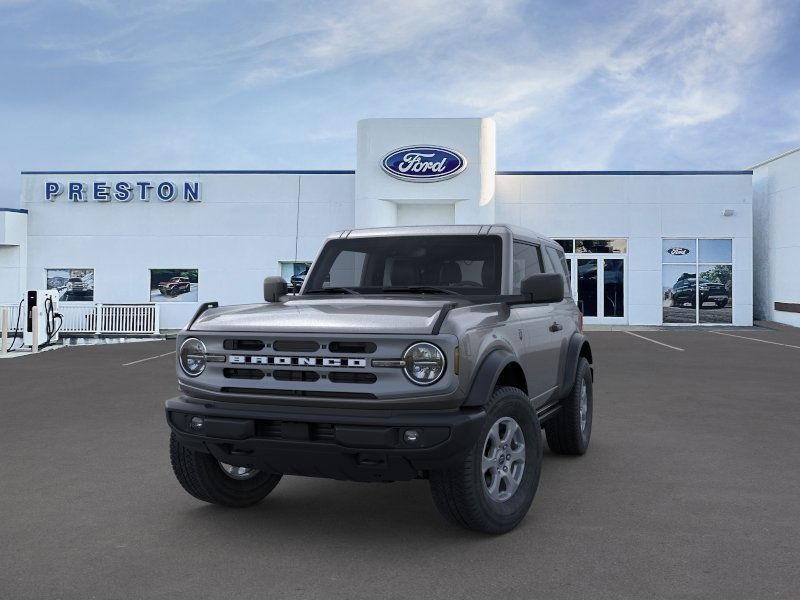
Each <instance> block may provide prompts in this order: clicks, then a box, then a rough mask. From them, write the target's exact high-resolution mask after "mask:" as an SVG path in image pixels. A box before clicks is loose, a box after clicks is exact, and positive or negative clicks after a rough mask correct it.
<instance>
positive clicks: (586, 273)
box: [578, 258, 597, 317]
mask: <svg viewBox="0 0 800 600" xmlns="http://www.w3.org/2000/svg"><path fill="white" fill-rule="evenodd" d="M578 307H579V308H580V309H581V312H582V313H583V316H584V317H596V316H597V259H596V258H579V259H578Z"/></svg>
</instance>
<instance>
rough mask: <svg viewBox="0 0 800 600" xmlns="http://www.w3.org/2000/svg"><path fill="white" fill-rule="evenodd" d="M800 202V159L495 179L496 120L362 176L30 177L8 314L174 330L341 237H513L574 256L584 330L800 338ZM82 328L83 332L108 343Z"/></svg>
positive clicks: (461, 128) (397, 133)
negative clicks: (479, 229) (471, 232)
mask: <svg viewBox="0 0 800 600" xmlns="http://www.w3.org/2000/svg"><path fill="white" fill-rule="evenodd" d="M391 157H394V158H391ZM395 159H396V160H395ZM392 161H395V162H392ZM417 175H418V176H417ZM799 195H800V153H797V152H795V153H788V154H786V155H783V156H781V157H778V158H776V159H773V160H772V161H768V162H766V163H763V164H761V165H758V166H756V167H754V168H753V169H748V170H741V171H690V172H689V171H687V172H674V171H663V172H662V171H639V172H637V171H604V172H595V171H593V172H582V171H561V172H552V171H534V170H531V171H498V170H497V169H496V160H495V125H494V122H493V121H492V120H491V119H367V120H363V121H360V122H359V123H358V135H357V160H356V168H355V171H299V170H298V171H237V170H229V171H169V170H162V171H159V170H155V171H146V172H145V171H81V172H78V171H36V172H34V171H25V172H23V173H22V186H21V203H20V209H18V210H12V209H6V210H2V211H0V304H5V305H16V304H17V303H19V302H20V300H21V299H22V298H23V296H24V295H25V291H26V290H29V289H45V288H51V289H57V290H59V296H60V302H61V307H62V308H64V307H67V308H70V307H77V308H78V309H81V310H84V312H86V311H87V310H89V308H91V307H92V306H97V305H102V306H105V307H120V310H122V307H125V306H133V307H136V310H144V309H148V310H152V309H153V308H156V309H157V313H158V320H159V326H160V328H161V329H176V328H180V327H182V326H183V325H184V324H185V323H186V322H187V321H188V319H189V318H190V317H191V316H192V314H193V313H194V312H195V310H196V308H197V306H198V305H199V303H201V302H205V301H218V302H220V303H221V304H237V303H248V302H259V301H261V300H262V281H263V278H264V277H265V276H268V275H283V276H284V277H285V278H286V279H287V280H289V279H290V278H291V277H292V276H295V281H296V282H299V281H301V280H302V277H303V272H304V271H305V269H306V268H307V265H308V264H309V263H311V262H312V261H313V260H314V258H315V256H316V254H317V252H318V250H319V248H320V245H321V244H322V242H323V240H324V239H325V238H326V237H327V236H328V235H329V234H330V233H331V232H333V231H338V230H347V229H353V228H363V227H389V226H396V225H417V224H494V223H507V224H511V225H517V226H522V227H526V228H529V229H532V230H534V231H537V232H539V233H541V234H544V235H546V236H548V237H551V238H554V239H557V240H558V241H559V242H560V243H561V244H562V246H563V247H564V249H565V252H566V254H567V258H568V261H569V265H570V270H571V282H570V283H571V285H572V289H573V295H574V297H575V298H576V300H577V301H578V303H579V305H580V306H581V308H582V310H583V312H584V315H585V322H587V323H596V324H627V325H662V324H669V325H671V324H675V325H695V324H701V325H702V324H714V325H724V324H732V325H751V324H752V323H753V317H754V305H755V306H756V308H757V316H760V317H766V318H770V319H772V320H778V321H783V322H787V323H792V324H795V325H800V320H798V319H797V317H800V314H798V312H797V308H798V306H800V304H799V303H800V288H799V287H798V285H800V284H799V283H798V281H800V280H799V279H798V278H797V277H796V276H795V277H794V278H793V280H792V277H791V274H792V273H793V272H795V271H796V268H795V267H794V265H797V264H800V249H798V246H797V241H796V240H797V236H796V235H791V233H792V228H793V224H798V223H800V212H798V210H800V209H799V208H798V207H800V198H798V196H799ZM754 225H755V228H754ZM754 256H755V258H756V262H755V268H754V260H753V259H754ZM754 272H755V277H754ZM795 275H796V273H795ZM754 282H755V284H756V289H754ZM754 298H755V303H756V304H754ZM71 310H73V309H71ZM73 312H75V310H73ZM86 314H87V315H88V313H86ZM84 317H85V318H84V321H83V322H82V324H78V325H74V326H72V330H75V331H80V330H81V327H83V329H86V330H92V329H93V328H94V327H97V322H96V321H92V320H91V319H92V318H94V317H92V318H90V317H89V316H86V315H84Z"/></svg>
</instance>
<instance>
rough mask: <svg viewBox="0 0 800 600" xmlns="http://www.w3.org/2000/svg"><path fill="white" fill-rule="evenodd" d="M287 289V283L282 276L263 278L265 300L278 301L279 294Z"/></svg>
mask: <svg viewBox="0 0 800 600" xmlns="http://www.w3.org/2000/svg"><path fill="white" fill-rule="evenodd" d="M288 291H289V284H287V283H286V280H285V279H284V278H283V277H265V278H264V300H266V301H267V302H280V299H281V296H285V295H286V294H287V292H288Z"/></svg>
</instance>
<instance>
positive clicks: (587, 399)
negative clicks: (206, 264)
mask: <svg viewBox="0 0 800 600" xmlns="http://www.w3.org/2000/svg"><path fill="white" fill-rule="evenodd" d="M568 275H569V274H568V267H567V263H566V260H565V258H564V254H563V251H562V249H561V247H560V246H559V245H558V244H556V243H555V242H553V241H552V240H549V239H547V238H544V237H542V236H539V235H537V234H535V233H532V232H529V231H525V230H522V229H518V228H515V227H509V226H505V225H475V226H466V225H463V226H461V225H452V226H430V227H397V228H387V229H363V230H350V231H342V232H339V233H336V234H334V235H331V236H330V237H329V238H328V239H327V241H326V242H325V243H324V245H323V246H322V249H321V250H320V253H319V255H318V256H317V258H316V259H315V260H314V263H313V266H312V267H311V269H310V271H309V273H308V275H307V276H306V278H305V282H304V283H303V286H302V288H301V290H300V293H299V294H298V295H296V296H291V297H287V296H286V292H287V283H286V282H285V281H284V280H282V279H280V278H278V277H269V278H267V279H266V280H265V281H264V299H265V302H264V303H259V304H250V305H242V306H229V307H219V306H217V304H216V303H207V304H204V305H202V306H201V307H200V308H199V309H198V311H197V314H196V315H195V316H194V318H193V319H192V321H191V322H190V323H189V325H187V327H186V329H184V330H183V331H181V332H180V334H179V335H178V339H177V347H178V361H177V362H178V365H177V372H178V383H179V386H180V390H181V392H182V395H181V396H179V397H177V398H173V399H170V400H168V401H167V403H166V413H167V422H168V423H169V426H170V428H171V430H172V431H171V438H170V454H171V459H172V467H173V469H174V472H175V475H176V477H177V479H178V481H179V482H180V483H181V485H182V486H183V487H184V488H185V489H186V491H187V492H189V493H190V494H192V495H193V496H195V497H196V498H199V499H200V500H204V501H206V502H212V503H215V504H221V505H225V506H233V507H242V506H250V505H252V504H255V503H257V502H259V501H260V500H262V499H263V498H264V497H265V496H266V495H267V494H269V493H270V492H271V491H272V489H273V488H274V487H275V486H276V485H277V484H278V482H279V480H280V479H281V477H282V476H283V475H306V476H314V477H329V478H333V479H344V480H354V481H364V482H371V481H381V482H383V481H404V480H410V479H418V478H422V479H428V480H429V481H430V486H431V491H432V493H433V499H434V502H435V504H436V506H437V507H438V509H439V511H440V512H441V513H442V514H443V516H444V517H446V518H447V519H449V520H450V521H451V522H453V523H457V524H459V525H462V526H464V527H467V528H470V529H475V530H479V531H484V532H489V533H502V532H506V531H509V530H511V529H513V528H514V527H515V526H516V525H517V524H518V523H519V522H520V521H521V520H522V519H523V518H524V516H525V514H526V513H527V511H528V508H529V507H530V504H531V501H532V500H533V497H534V494H535V493H536V489H537V486H538V483H539V474H540V471H541V463H542V444H543V442H542V438H543V436H542V432H541V429H542V428H544V432H545V435H546V437H547V443H548V445H549V447H550V449H551V450H552V451H553V452H556V453H558V454H573V455H578V454H583V453H584V452H586V449H587V447H588V445H589V437H590V434H591V429H592V382H593V368H592V351H591V349H590V347H589V342H588V341H587V340H586V338H585V337H584V335H583V333H582V331H581V329H582V327H581V325H582V321H581V315H580V313H579V312H578V309H577V308H576V306H575V302H574V301H573V300H572V298H571V294H570V288H569V284H568V283H567V282H568V280H569V277H568Z"/></svg>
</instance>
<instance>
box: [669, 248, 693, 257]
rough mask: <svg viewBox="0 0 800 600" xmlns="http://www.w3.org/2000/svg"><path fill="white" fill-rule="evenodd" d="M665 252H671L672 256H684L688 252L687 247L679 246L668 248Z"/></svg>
mask: <svg viewBox="0 0 800 600" xmlns="http://www.w3.org/2000/svg"><path fill="white" fill-rule="evenodd" d="M667 254H671V255H672V256H686V255H687V254H689V249H688V248H681V247H675V248H669V249H668V250H667Z"/></svg>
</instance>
